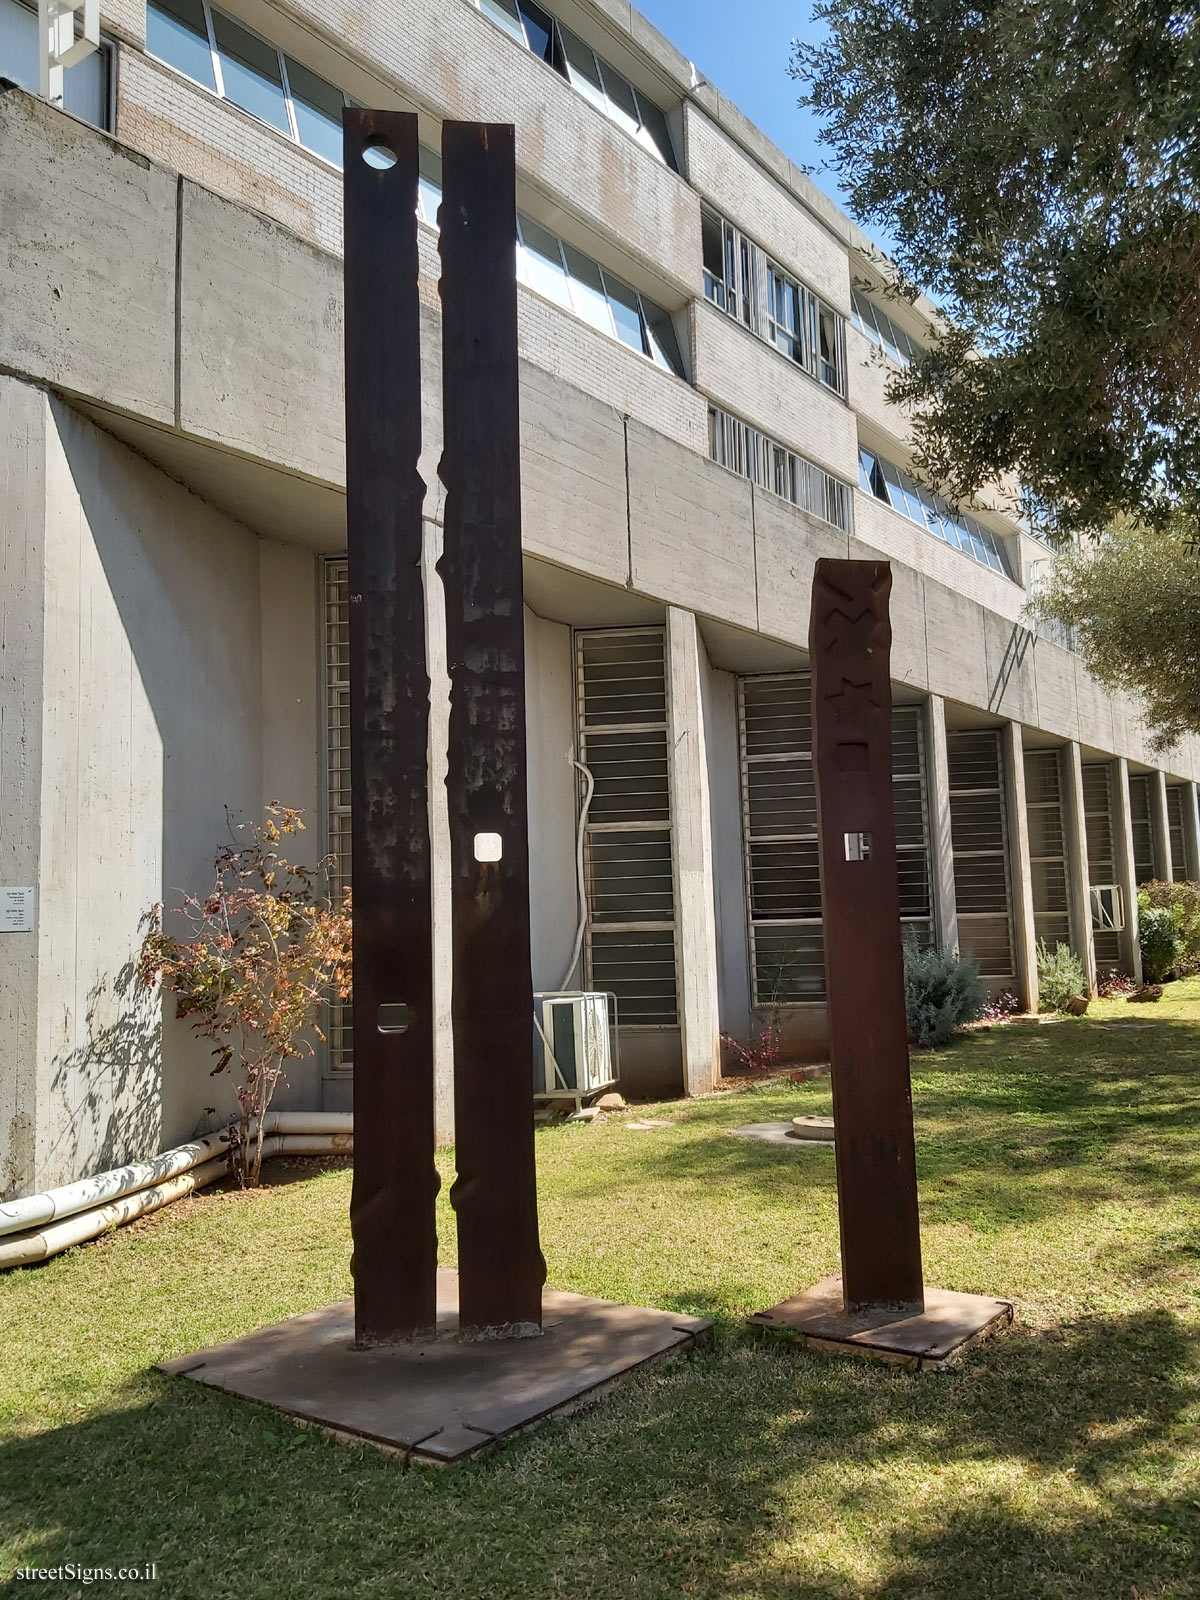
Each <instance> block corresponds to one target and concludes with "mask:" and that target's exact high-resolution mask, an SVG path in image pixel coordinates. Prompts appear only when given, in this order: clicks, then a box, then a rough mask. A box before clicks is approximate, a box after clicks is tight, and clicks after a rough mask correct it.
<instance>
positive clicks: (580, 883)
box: [558, 751, 596, 989]
mask: <svg viewBox="0 0 1200 1600" xmlns="http://www.w3.org/2000/svg"><path fill="white" fill-rule="evenodd" d="M567 759H568V761H570V763H571V765H572V766H573V767H575V768H577V769H578V770H579V771H580V772H582V773H583V784H584V788H583V806H582V808H581V810H580V812H579V829H578V831H577V833H576V835H575V882H576V886H577V889H578V893H579V923H578V925H577V927H576V929H575V944H574V947H573V948H572V950H571V960H570V962H569V964H568V966H567V970H566V971H565V972H564V973H563V975H562V982H561V983H560V984H559V986H558V987H559V988H560V989H565V988H566V987H567V985H568V984H569V983H570V981H571V974H572V973H573V972H574V971H575V968H576V966H577V965H578V964H579V953H580V951H581V950H582V949H583V935H584V933H585V932H586V930H587V876H586V873H585V872H584V866H583V842H584V837H585V832H586V829H587V819H588V810H589V808H590V806H591V804H592V796H593V795H594V794H595V792H596V780H595V778H593V776H592V774H591V772H590V771H589V770H588V768H587V767H585V766H584V764H583V762H582V761H576V759H575V757H574V755H573V754H571V753H570V752H569V751H568V753H567Z"/></svg>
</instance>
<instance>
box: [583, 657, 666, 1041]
mask: <svg viewBox="0 0 1200 1600" xmlns="http://www.w3.org/2000/svg"><path fill="white" fill-rule="evenodd" d="M575 647H576V706H577V713H578V725H579V750H580V760H581V761H582V762H583V763H584V765H585V766H587V767H588V769H589V770H590V772H591V774H592V776H593V778H594V779H595V783H596V788H595V793H594V794H593V796H592V803H591V807H590V809H589V811H588V820H587V829H586V832H585V837H584V869H585V879H586V885H587V897H588V931H587V941H586V947H585V950H586V960H587V972H588V983H589V986H590V987H591V988H593V989H600V990H609V991H611V992H612V993H614V994H615V995H616V996H617V1001H618V1005H619V1008H620V1016H621V1021H622V1023H625V1024H630V1023H632V1024H640V1025H643V1026H668V1027H670V1026H675V1025H676V1024H677V1023H678V1021H679V1012H678V1000H677V990H676V971H675V894H674V883H673V878H672V869H671V798H670V784H669V776H668V771H667V684H666V657H665V635H664V631H663V629H661V628H635V629H623V630H613V631H597V632H590V631H589V632H584V633H577V634H576V636H575Z"/></svg>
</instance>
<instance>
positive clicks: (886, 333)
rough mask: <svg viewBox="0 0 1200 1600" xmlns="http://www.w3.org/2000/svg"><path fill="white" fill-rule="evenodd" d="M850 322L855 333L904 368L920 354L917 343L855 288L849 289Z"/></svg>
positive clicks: (881, 308) (881, 309) (880, 308)
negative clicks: (855, 330)
mask: <svg viewBox="0 0 1200 1600" xmlns="http://www.w3.org/2000/svg"><path fill="white" fill-rule="evenodd" d="M850 306H851V312H850V321H851V322H852V323H853V324H854V326H855V327H856V328H857V329H858V331H859V333H863V334H866V336H867V338H868V339H870V341H871V343H872V344H873V345H875V346H876V347H877V348H878V349H880V350H882V351H883V352H884V354H885V355H886V356H887V357H888V358H889V360H892V361H895V362H896V363H897V364H898V365H899V366H902V367H907V366H908V365H909V364H910V363H911V362H912V361H913V360H914V359H915V357H916V356H917V355H918V354H919V353H920V346H919V345H918V344H917V342H916V341H915V340H914V339H910V338H909V336H908V334H907V333H905V331H904V329H903V328H901V327H900V326H899V325H898V324H897V323H895V322H893V321H892V319H891V317H889V316H888V314H887V312H886V311H884V309H883V307H882V306H878V305H876V304H875V302H874V301H873V300H871V299H869V298H868V297H867V296H866V295H865V294H863V293H862V292H861V291H860V290H858V289H851V291H850Z"/></svg>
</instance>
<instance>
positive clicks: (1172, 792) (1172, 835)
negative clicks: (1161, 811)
mask: <svg viewBox="0 0 1200 1600" xmlns="http://www.w3.org/2000/svg"><path fill="white" fill-rule="evenodd" d="M1167 834H1168V837H1169V839H1170V841H1171V877H1172V878H1173V879H1174V880H1175V882H1176V883H1183V882H1185V881H1186V879H1187V850H1186V847H1185V845H1184V842H1183V790H1182V789H1181V788H1180V787H1179V785H1178V784H1177V783H1172V784H1168V786H1167Z"/></svg>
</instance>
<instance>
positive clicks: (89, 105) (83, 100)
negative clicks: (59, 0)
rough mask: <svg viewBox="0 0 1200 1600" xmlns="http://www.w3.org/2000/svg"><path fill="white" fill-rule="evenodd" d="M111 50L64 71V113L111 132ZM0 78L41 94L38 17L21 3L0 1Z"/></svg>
mask: <svg viewBox="0 0 1200 1600" xmlns="http://www.w3.org/2000/svg"><path fill="white" fill-rule="evenodd" d="M110 62H111V49H110V46H109V45H108V43H107V42H106V41H101V44H100V48H99V49H98V50H93V51H92V52H91V54H90V55H87V56H85V57H84V58H83V60H82V61H79V62H76V64H75V65H74V66H73V67H66V68H65V69H64V71H63V110H64V111H69V112H70V113H71V115H72V116H73V117H79V118H80V119H81V120H82V121H83V122H90V123H91V124H92V126H93V127H96V128H104V129H106V130H107V129H108V128H109V127H110V126H111V118H110V116H109V92H108V83H109V66H110ZM0 77H3V78H10V79H11V80H12V81H13V83H17V84H20V86H21V88H22V89H28V90H29V92H30V94H37V92H38V14H37V11H36V10H34V9H32V8H31V7H29V6H27V5H23V4H21V0H0Z"/></svg>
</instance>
